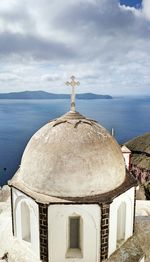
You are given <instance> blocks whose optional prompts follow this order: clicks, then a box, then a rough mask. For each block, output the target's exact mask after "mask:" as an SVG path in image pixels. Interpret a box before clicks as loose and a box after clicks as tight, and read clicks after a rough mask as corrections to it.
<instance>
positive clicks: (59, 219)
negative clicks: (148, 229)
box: [9, 77, 143, 262]
mask: <svg viewBox="0 0 150 262" xmlns="http://www.w3.org/2000/svg"><path fill="white" fill-rule="evenodd" d="M67 84H68V85H69V84H70V85H71V86H72V89H73V91H72V101H71V111H69V112H68V113H66V114H65V115H63V116H61V117H59V118H57V119H55V120H53V121H50V122H49V123H47V124H46V125H45V126H43V127H42V128H41V129H40V130H38V131H37V132H36V133H35V134H34V135H33V137H32V138H31V139H30V141H29V143H28V144H27V146H26V148H25V151H24V153H23V156H22V160H21V165H20V168H19V170H18V171H17V173H16V174H15V176H14V177H13V178H12V180H11V181H10V183H9V185H10V187H11V205H12V225H13V234H14V236H15V237H17V238H19V239H20V240H22V241H25V242H26V243H27V245H29V246H30V247H31V249H32V250H34V252H35V253H36V254H37V256H38V257H39V258H40V259H41V261H43V262H79V261H80V262H100V261H103V260H105V259H107V258H109V257H110V256H111V254H112V253H113V252H114V251H115V250H116V249H118V248H119V247H120V246H121V245H122V244H123V243H124V242H126V241H127V239H128V238H130V237H131V236H132V235H133V231H134V217H135V187H136V185H137V182H136V180H135V179H134V177H133V176H132V175H131V174H130V173H129V172H128V170H127V169H126V166H125V161H124V158H123V154H122V152H121V148H120V146H119V145H118V143H117V142H116V140H115V138H114V137H112V136H111V135H110V133H109V132H108V131H107V130H106V129H105V128H104V127H102V126H101V125H99V124H98V123H97V122H96V121H94V120H91V119H88V118H86V117H85V116H83V115H81V114H80V113H78V112H76V111H75V92H74V88H75V85H77V84H79V82H75V79H74V77H72V81H71V82H70V83H69V82H67ZM126 159H127V161H129V159H128V158H126ZM128 164H129V163H128ZM128 164H127V165H128ZM142 261H143V260H142Z"/></svg>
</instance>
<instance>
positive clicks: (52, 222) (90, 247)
mask: <svg viewBox="0 0 150 262" xmlns="http://www.w3.org/2000/svg"><path fill="white" fill-rule="evenodd" d="M100 213H101V212H100V207H99V205H96V204H95V205H91V204H90V205H85V204H82V205H76V204H75V205H71V204H69V205H50V206H49V208H48V234H49V236H48V237H49V261H51V262H60V261H61V262H67V261H69V262H78V261H81V262H91V261H92V262H98V261H99V258H100V218H101V214H100ZM71 216H79V217H81V220H82V234H83V235H82V240H81V241H82V243H81V246H82V248H81V249H82V257H77V258H73V257H72V258H67V250H68V221H69V220H68V219H69V217H71ZM76 255H78V254H76Z"/></svg>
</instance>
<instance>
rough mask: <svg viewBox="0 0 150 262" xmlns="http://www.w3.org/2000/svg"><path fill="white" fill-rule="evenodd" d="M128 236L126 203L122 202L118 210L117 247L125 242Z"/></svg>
mask: <svg viewBox="0 0 150 262" xmlns="http://www.w3.org/2000/svg"><path fill="white" fill-rule="evenodd" d="M125 234H126V203H125V202H121V204H120V206H119V208H118V210H117V247H119V246H120V245H121V244H122V243H123V242H124V241H125Z"/></svg>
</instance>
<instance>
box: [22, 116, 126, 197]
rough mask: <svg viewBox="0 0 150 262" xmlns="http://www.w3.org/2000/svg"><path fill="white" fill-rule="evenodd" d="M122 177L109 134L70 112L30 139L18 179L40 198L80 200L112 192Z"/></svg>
mask: <svg viewBox="0 0 150 262" xmlns="http://www.w3.org/2000/svg"><path fill="white" fill-rule="evenodd" d="M125 173H126V172H125V164H124V159H123V155H122V152H121V149H120V146H119V145H118V144H117V142H116V140H115V139H114V138H113V137H112V136H111V135H110V134H109V132H108V131H107V130H106V129H105V128H103V127H102V126H101V125H99V124H98V123H97V122H96V121H94V120H90V119H87V118H85V117H84V116H82V115H80V114H79V113H77V112H71V111H70V112H69V113H67V114H65V115H64V116H62V117H60V118H58V119H55V120H53V121H51V122H49V123H47V124H46V125H45V126H43V127H42V128H41V129H40V130H38V131H37V132H36V133H35V134H34V135H33V136H32V138H31V139H30V141H29V143H28V144H27V146H26V149H25V151H24V154H23V157H22V161H21V166H20V171H19V177H18V178H19V181H20V182H21V183H22V184H23V185H24V186H26V187H27V188H29V189H30V190H32V191H35V192H38V193H41V194H45V195H50V196H57V197H84V196H94V195H98V194H102V193H106V192H109V191H111V190H114V189H116V188H117V187H119V186H120V185H121V184H122V183H123V182H124V180H125Z"/></svg>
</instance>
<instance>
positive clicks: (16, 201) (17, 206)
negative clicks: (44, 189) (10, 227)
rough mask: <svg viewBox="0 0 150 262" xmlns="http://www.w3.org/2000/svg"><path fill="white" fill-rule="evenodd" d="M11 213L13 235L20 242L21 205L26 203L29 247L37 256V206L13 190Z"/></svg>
mask: <svg viewBox="0 0 150 262" xmlns="http://www.w3.org/2000/svg"><path fill="white" fill-rule="evenodd" d="M12 195H13V213H14V234H15V236H16V237H17V238H19V239H20V240H22V222H21V204H22V203H26V205H27V206H28V208H29V211H30V220H31V221H30V228H31V243H28V242H27V243H28V244H29V246H31V248H32V250H34V252H35V253H36V255H37V256H39V254H40V250H39V209H38V204H37V203H36V202H35V201H34V200H33V199H32V198H30V197H28V196H26V195H25V194H23V193H22V192H20V191H19V190H17V189H15V188H13V189H12Z"/></svg>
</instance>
